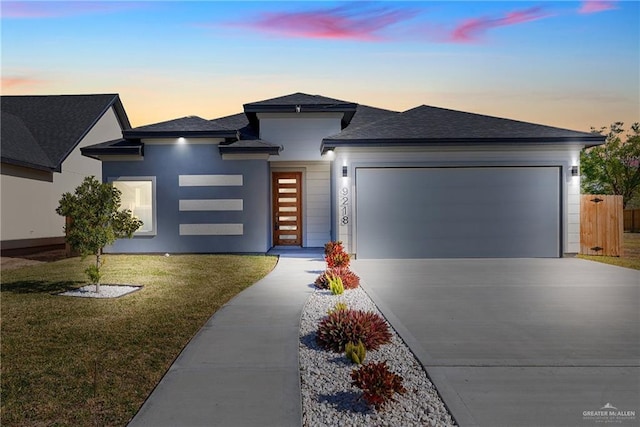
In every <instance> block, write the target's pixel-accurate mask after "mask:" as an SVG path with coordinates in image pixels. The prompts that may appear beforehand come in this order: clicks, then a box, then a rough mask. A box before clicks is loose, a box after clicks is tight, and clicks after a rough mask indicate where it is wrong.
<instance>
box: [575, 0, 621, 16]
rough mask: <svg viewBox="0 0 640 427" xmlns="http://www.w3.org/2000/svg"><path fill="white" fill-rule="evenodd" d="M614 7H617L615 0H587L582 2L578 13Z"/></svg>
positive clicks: (602, 10)
mask: <svg viewBox="0 0 640 427" xmlns="http://www.w3.org/2000/svg"><path fill="white" fill-rule="evenodd" d="M612 9H616V2H615V1H603V0H587V1H583V2H582V4H581V5H580V9H578V13H598V12H604V11H605V10H612Z"/></svg>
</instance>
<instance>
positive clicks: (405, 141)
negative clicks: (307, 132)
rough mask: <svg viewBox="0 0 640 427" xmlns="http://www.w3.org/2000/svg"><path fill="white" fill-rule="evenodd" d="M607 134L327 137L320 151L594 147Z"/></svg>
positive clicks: (323, 152)
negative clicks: (458, 147)
mask: <svg viewBox="0 0 640 427" xmlns="http://www.w3.org/2000/svg"><path fill="white" fill-rule="evenodd" d="M605 140H606V137H605V136H602V135H594V136H593V137H591V136H588V137H580V138H516V137H514V138H398V139H339V138H325V139H323V140H322V144H321V146H320V151H321V153H322V154H325V153H326V152H327V151H332V150H334V149H336V148H339V147H391V148H394V147H421V146H422V147H434V146H488V145H505V146H506V145H536V144H539V145H558V144H559V145H583V146H584V147H593V146H595V145H601V144H604V143H605Z"/></svg>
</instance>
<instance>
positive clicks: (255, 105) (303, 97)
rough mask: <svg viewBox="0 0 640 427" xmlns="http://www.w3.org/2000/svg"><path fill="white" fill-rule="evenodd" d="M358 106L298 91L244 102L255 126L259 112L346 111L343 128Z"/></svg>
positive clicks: (257, 124)
mask: <svg viewBox="0 0 640 427" xmlns="http://www.w3.org/2000/svg"><path fill="white" fill-rule="evenodd" d="M357 106H358V104H356V103H354V102H348V101H341V100H339V99H334V98H327V97H325V96H320V95H308V94H306V93H300V92H297V93H293V94H290V95H285V96H280V97H277V98H272V99H265V100H263V101H258V102H251V103H249V104H244V112H245V114H246V115H247V118H248V119H249V123H251V125H252V126H253V127H254V128H257V127H258V126H259V123H258V119H257V117H256V114H257V113H269V112H274V113H302V114H304V113H317V112H322V113H326V112H338V113H344V114H343V117H342V128H343V129H344V128H346V127H347V126H348V125H349V122H351V119H352V117H353V115H354V114H355V112H356V108H357Z"/></svg>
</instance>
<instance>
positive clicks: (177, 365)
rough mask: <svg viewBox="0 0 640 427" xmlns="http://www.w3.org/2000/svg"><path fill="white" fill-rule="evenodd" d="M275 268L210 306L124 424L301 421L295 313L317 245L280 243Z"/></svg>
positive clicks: (307, 288)
mask: <svg viewBox="0 0 640 427" xmlns="http://www.w3.org/2000/svg"><path fill="white" fill-rule="evenodd" d="M274 253H275V254H278V255H280V258H279V261H278V264H277V265H276V267H275V269H274V270H273V271H272V272H271V273H269V274H268V275H267V276H266V277H265V278H263V279H262V280H260V281H259V282H258V283H256V284H255V285H253V286H251V287H249V288H247V289H246V290H244V291H243V292H241V293H240V294H238V295H237V296H236V297H235V298H234V299H232V300H231V301H230V302H229V303H227V304H226V305H225V306H223V307H222V308H221V309H220V310H218V312H216V313H215V314H214V315H213V317H211V319H209V321H208V322H207V324H206V325H205V326H204V327H203V328H202V329H201V330H200V331H199V332H198V333H197V334H196V336H195V337H194V338H193V339H192V340H191V342H190V343H189V344H188V345H187V346H186V347H185V349H184V350H183V351H182V353H181V354H180V356H179V357H178V358H177V359H176V361H175V362H174V363H173V365H172V366H171V368H170V369H169V371H168V372H167V373H166V375H165V376H164V377H163V378H162V380H161V381H160V383H159V384H158V386H157V387H156V389H155V390H154V391H153V393H152V394H151V395H150V396H149V398H148V399H147V401H146V402H145V403H144V405H143V406H142V408H141V409H140V411H139V412H138V413H137V414H136V416H135V417H134V418H133V420H132V421H131V423H130V424H129V426H131V427H138V426H153V427H160V426H180V427H196V426H233V427H240V426H278V427H285V426H296V427H298V426H300V425H301V423H302V403H301V395H300V375H299V371H298V344H299V337H298V335H299V325H300V315H301V314H302V309H303V307H304V303H305V302H306V300H307V298H308V297H309V295H310V294H311V293H312V292H313V281H314V280H315V278H316V277H317V275H318V274H319V273H320V271H323V270H324V266H325V264H324V260H323V257H322V249H315V250H286V249H279V250H276V251H272V252H270V254H274Z"/></svg>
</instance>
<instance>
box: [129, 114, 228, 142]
mask: <svg viewBox="0 0 640 427" xmlns="http://www.w3.org/2000/svg"><path fill="white" fill-rule="evenodd" d="M235 133H236V132H235V130H234V129H230V128H227V127H224V126H221V125H220V124H218V123H216V122H213V121H210V120H205V119H203V118H202V117H197V116H188V117H182V118H179V119H173V120H168V121H165V122H160V123H154V124H151V125H146V126H140V127H137V128H134V129H129V130H126V131H124V132H122V136H123V137H125V138H132V139H133V138H170V137H181V136H183V137H189V136H192V137H193V136H198V137H218V138H225V137H234V136H235Z"/></svg>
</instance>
